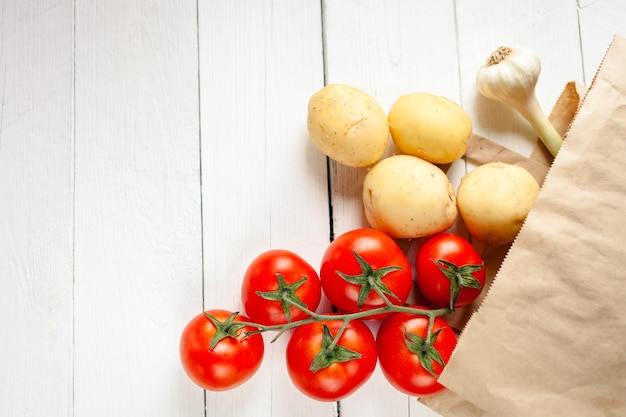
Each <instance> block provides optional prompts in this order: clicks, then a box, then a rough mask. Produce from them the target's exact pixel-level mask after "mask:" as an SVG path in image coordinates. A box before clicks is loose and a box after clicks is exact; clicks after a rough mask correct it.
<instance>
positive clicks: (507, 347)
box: [422, 37, 626, 417]
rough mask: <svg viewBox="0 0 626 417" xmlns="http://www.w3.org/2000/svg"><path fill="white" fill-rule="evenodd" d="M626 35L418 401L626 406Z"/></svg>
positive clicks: (586, 410) (544, 410) (579, 410)
mask: <svg viewBox="0 0 626 417" xmlns="http://www.w3.org/2000/svg"><path fill="white" fill-rule="evenodd" d="M625 69H626V40H625V39H622V38H619V37H615V38H614V40H613V42H612V44H611V46H610V48H609V50H608V51H607V54H606V56H605V59H604V61H603V63H602V65H601V67H600V69H599V71H598V73H597V75H596V77H595V79H594V81H593V83H592V85H591V87H590V89H589V90H588V92H587V94H586V95H585V97H584V100H583V103H582V106H581V107H580V110H579V112H578V114H577V115H576V117H575V119H574V121H573V122H572V125H571V126H570V129H569V131H568V134H567V137H566V140H565V143H564V144H563V147H562V148H561V150H560V152H559V154H558V155H557V157H556V159H555V161H554V163H553V164H552V167H551V169H550V171H549V173H548V175H547V177H546V179H545V181H544V183H543V187H542V190H541V192H540V194H539V195H538V197H537V200H536V203H535V205H534V207H533V209H532V210H531V212H530V214H529V215H528V218H527V219H526V222H525V224H524V227H523V228H522V230H521V231H520V233H519V235H518V237H517V238H516V240H515V242H514V243H513V245H512V246H511V249H510V251H509V253H508V255H507V257H506V258H505V260H504V262H503V263H502V266H501V268H500V270H499V271H498V273H497V275H496V278H495V281H494V283H493V284H492V286H491V288H490V290H489V293H488V294H487V296H486V297H485V299H484V301H483V303H482V304H481V306H480V308H479V309H478V311H477V312H476V313H475V314H474V315H473V316H472V317H471V319H470V321H469V322H468V324H467V326H466V327H465V329H464V331H463V334H462V336H461V338H460V340H459V344H458V346H457V349H456V350H455V352H454V355H453V357H452V359H451V360H450V362H449V364H448V366H447V367H446V370H445V371H444V373H443V375H442V376H441V378H440V382H441V383H442V384H444V385H445V386H446V387H448V391H447V392H445V393H444V394H442V395H440V396H437V397H433V398H432V399H423V400H422V401H423V402H425V403H426V404H427V405H428V406H429V407H431V408H433V409H434V410H435V411H437V412H439V413H440V414H442V415H443V416H445V417H468V416H469V417H528V416H538V417H543V416H546V417H547V416H550V417H553V416H568V417H577V416H580V417H583V416H584V417H594V416H608V417H613V416H616V417H617V416H626V269H624V268H622V267H621V263H622V262H623V260H626V243H625V242H624V241H623V240H624V238H626V171H625V170H624V168H623V167H624V163H625V162H626V70H625Z"/></svg>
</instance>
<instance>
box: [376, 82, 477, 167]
mask: <svg viewBox="0 0 626 417" xmlns="http://www.w3.org/2000/svg"><path fill="white" fill-rule="evenodd" d="M388 120H389V128H390V132H391V138H392V139H393V141H394V143H395V144H396V146H397V147H398V149H400V151H402V152H403V153H405V154H409V155H414V156H417V157H420V158H422V159H425V160H427V161H429V162H432V163H433V164H447V163H450V162H452V161H454V160H456V159H458V158H460V157H461V156H463V155H464V154H465V151H467V144H468V141H469V137H470V135H471V134H472V121H471V120H470V118H469V116H468V115H467V113H465V111H464V110H463V109H462V108H461V107H460V106H459V105H458V104H456V103H454V102H453V101H450V100H448V99H447V98H445V97H441V96H437V95H434V94H429V93H414V94H407V95H404V96H401V97H400V98H399V99H398V100H396V102H395V103H394V104H393V105H392V106H391V109H389V116H388Z"/></svg>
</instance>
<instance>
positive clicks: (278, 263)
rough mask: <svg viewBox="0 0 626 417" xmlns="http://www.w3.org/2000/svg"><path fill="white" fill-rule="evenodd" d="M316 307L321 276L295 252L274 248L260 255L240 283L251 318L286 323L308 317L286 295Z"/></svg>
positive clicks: (319, 297)
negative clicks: (289, 301)
mask: <svg viewBox="0 0 626 417" xmlns="http://www.w3.org/2000/svg"><path fill="white" fill-rule="evenodd" d="M285 296H286V297H288V298H289V299H290V300H292V301H293V302H295V303H296V304H301V305H303V306H304V307H306V308H307V309H309V310H311V311H315V309H317V306H318V305H319V303H320V300H321V298H322V287H321V284H320V279H319V276H318V275H317V272H316V271H315V269H313V267H312V266H311V265H310V264H309V263H307V262H306V261H305V260H304V259H302V258H301V257H300V256H298V255H296V254H295V253H293V252H290V251H287V250H282V249H274V250H269V251H267V252H264V253H262V254H260V255H259V256H257V257H256V258H255V259H254V260H253V261H252V263H250V265H249V266H248V268H247V270H246V272H245V274H244V277H243V283H242V285H241V301H242V303H243V308H244V309H245V311H246V314H247V315H248V317H250V319H252V321H254V322H255V323H259V324H264V325H274V324H284V323H287V322H288V321H298V320H302V319H304V318H307V317H309V315H308V314H306V313H305V312H304V311H302V310H301V309H299V308H297V307H295V306H293V305H290V304H289V303H288V302H287V301H285V300H284V299H283V297H285Z"/></svg>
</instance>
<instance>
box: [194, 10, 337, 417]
mask: <svg viewBox="0 0 626 417" xmlns="http://www.w3.org/2000/svg"><path fill="white" fill-rule="evenodd" d="M199 16H200V28H201V32H200V34H201V42H200V71H201V86H200V87H201V89H200V93H201V104H202V116H201V124H202V174H203V175H202V178H203V182H202V189H203V236H204V267H205V273H204V281H205V291H204V299H205V307H206V308H211V307H222V308H227V309H229V310H237V309H240V308H241V306H240V302H239V297H240V285H241V279H242V277H243V274H244V272H245V269H246V267H247V265H248V263H249V262H250V261H252V259H254V258H255V257H256V256H257V255H259V254H260V253H262V252H264V251H266V250H269V249H279V248H282V249H289V250H291V251H293V252H296V253H297V254H299V255H300V256H302V257H303V258H304V259H306V260H307V261H308V262H310V263H311V264H312V265H314V266H315V268H316V269H317V267H318V266H319V263H320V261H321V256H322V253H323V251H324V249H325V247H326V245H327V244H328V242H329V233H330V232H329V222H328V219H329V216H328V192H327V178H326V158H325V157H324V155H322V154H321V153H319V152H317V151H316V149H315V148H314V147H313V145H312V143H311V142H310V141H309V139H308V137H307V132H306V117H307V102H308V98H309V96H310V95H311V94H312V92H313V91H315V90H317V89H318V88H321V86H322V85H323V63H322V36H321V10H320V6H319V4H318V3H316V2H310V1H306V0H304V1H293V0H283V1H261V2H254V3H250V2H243V1H241V2H234V3H223V4H221V5H220V4H218V3H211V2H209V3H205V4H200V15H199ZM265 336H266V338H265V340H266V342H269V341H270V339H271V338H272V337H273V336H272V335H271V334H266V335H265ZM286 342H287V335H285V336H284V337H282V338H281V339H279V340H278V341H277V342H275V343H274V344H272V345H270V344H269V343H266V354H265V360H264V362H263V365H262V367H261V369H260V370H259V372H258V373H257V374H256V375H255V376H254V377H253V379H252V380H251V381H249V382H248V383H247V384H245V385H244V386H242V387H240V388H238V389H236V390H234V391H232V392H228V393H207V415H208V416H216V417H222V416H243V415H259V416H261V415H263V416H286V415H298V416H320V415H322V416H331V415H335V414H336V409H335V405H334V404H332V403H331V404H328V403H320V402H315V401H313V400H310V399H309V398H308V397H305V396H304V395H303V394H302V393H300V392H299V391H297V390H296V389H295V387H294V386H293V384H291V382H290V380H289V377H288V375H287V370H286V364H285V354H284V349H285V346H286Z"/></svg>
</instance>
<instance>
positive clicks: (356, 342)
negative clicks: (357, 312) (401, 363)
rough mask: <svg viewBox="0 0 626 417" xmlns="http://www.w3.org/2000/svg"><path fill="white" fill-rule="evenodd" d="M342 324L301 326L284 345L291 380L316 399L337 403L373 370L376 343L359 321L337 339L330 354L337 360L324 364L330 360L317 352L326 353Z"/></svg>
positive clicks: (337, 322) (354, 389) (328, 322)
mask: <svg viewBox="0 0 626 417" xmlns="http://www.w3.org/2000/svg"><path fill="white" fill-rule="evenodd" d="M342 324H343V321H342V320H331V321H321V322H316V323H310V324H306V325H303V326H300V327H298V328H296V330H295V331H294V332H293V334H292V336H291V338H290V339H289V342H288V344H287V353H286V359H287V370H288V372H289V376H290V378H291V381H292V382H293V384H294V385H295V386H296V387H297V388H298V389H299V390H300V391H301V392H303V393H304V394H306V395H308V396H309V397H311V398H313V399H315V400H318V401H339V400H341V399H342V398H345V397H347V396H348V395H350V394H351V393H353V392H354V391H356V390H357V389H358V388H359V387H360V386H361V385H363V384H364V383H365V382H366V381H367V380H368V379H369V377H370V376H371V375H372V373H373V372H374V368H375V367H376V361H377V357H376V341H375V339H374V336H373V335H372V332H371V331H370V329H369V327H367V326H366V325H365V324H364V323H363V322H362V321H359V320H352V321H350V323H349V324H348V326H347V327H346V329H345V331H344V332H343V334H342V335H341V336H340V337H339V340H338V342H337V345H336V347H335V349H334V350H333V354H332V357H334V358H335V359H337V360H339V361H338V362H333V363H330V364H328V363H325V360H328V359H329V357H328V356H327V355H324V354H321V353H320V352H322V350H326V346H328V344H329V343H330V341H332V339H333V337H334V336H336V335H337V332H338V331H339V329H340V328H341V325H342ZM325 329H327V330H328V332H327V331H326V330H325ZM316 357H318V358H319V359H318V360H316ZM320 359H321V363H318V361H319V360H320ZM342 360H343V361H342ZM314 361H315V362H314ZM314 363H315V365H314ZM324 365H327V366H325V367H323V366H324ZM312 367H313V368H315V367H318V368H320V369H315V370H312V369H311V368H312Z"/></svg>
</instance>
